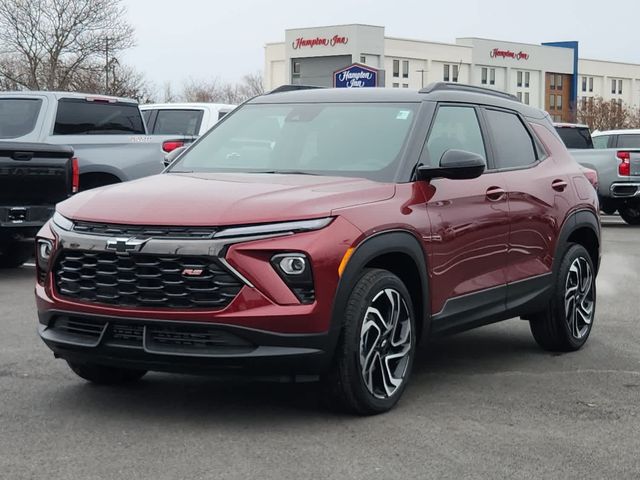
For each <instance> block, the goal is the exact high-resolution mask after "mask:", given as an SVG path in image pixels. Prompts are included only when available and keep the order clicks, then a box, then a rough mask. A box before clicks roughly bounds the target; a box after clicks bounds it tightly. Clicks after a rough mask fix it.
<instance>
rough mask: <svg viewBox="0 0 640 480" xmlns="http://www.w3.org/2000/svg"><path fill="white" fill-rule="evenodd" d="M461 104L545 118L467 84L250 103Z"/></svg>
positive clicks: (273, 97) (279, 93)
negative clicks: (491, 107)
mask: <svg viewBox="0 0 640 480" xmlns="http://www.w3.org/2000/svg"><path fill="white" fill-rule="evenodd" d="M423 101H434V102H462V103H471V104H478V105H488V106H495V107H501V108H508V109H511V110H516V111H518V112H520V113H521V114H522V115H524V116H526V117H533V118H543V117H544V116H545V115H546V114H545V112H543V111H542V110H539V109H537V108H533V107H531V106H528V105H525V104H523V103H521V102H519V101H518V100H517V99H516V97H514V96H512V95H509V94H507V93H503V92H498V91H495V90H489V89H486V88H482V87H476V86H473V85H464V84H452V83H444V82H437V83H433V84H430V85H428V86H427V87H425V88H423V89H421V90H419V91H418V90H411V89H408V88H317V87H308V88H305V87H304V86H302V87H301V86H295V87H293V86H292V87H289V86H283V87H280V88H278V89H276V90H275V91H273V92H271V93H265V94H264V95H260V96H258V97H255V98H253V99H252V100H249V102H248V103H250V104H274V103H340V102H345V103H346V102H356V103H357V102H398V103H407V102H413V103H418V102H423Z"/></svg>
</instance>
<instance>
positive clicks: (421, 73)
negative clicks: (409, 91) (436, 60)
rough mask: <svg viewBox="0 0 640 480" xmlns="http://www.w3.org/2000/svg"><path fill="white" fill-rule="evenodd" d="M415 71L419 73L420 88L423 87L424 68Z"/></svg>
mask: <svg viewBox="0 0 640 480" xmlns="http://www.w3.org/2000/svg"><path fill="white" fill-rule="evenodd" d="M416 72H418V73H419V74H420V84H421V85H422V87H421V88H424V74H425V72H426V70H425V69H424V68H423V69H421V70H416Z"/></svg>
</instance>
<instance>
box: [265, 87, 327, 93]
mask: <svg viewBox="0 0 640 480" xmlns="http://www.w3.org/2000/svg"><path fill="white" fill-rule="evenodd" d="M316 88H325V87H319V86H317V85H280V86H279V87H276V88H274V89H273V90H270V91H268V92H267V93H266V95H271V94H272V93H282V92H293V91H295V90H313V89H316Z"/></svg>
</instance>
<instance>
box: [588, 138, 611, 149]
mask: <svg viewBox="0 0 640 480" xmlns="http://www.w3.org/2000/svg"><path fill="white" fill-rule="evenodd" d="M610 138H611V135H598V136H597V137H593V139H592V140H593V148H609V139H610Z"/></svg>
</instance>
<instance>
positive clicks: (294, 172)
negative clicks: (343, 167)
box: [247, 170, 320, 175]
mask: <svg viewBox="0 0 640 480" xmlns="http://www.w3.org/2000/svg"><path fill="white" fill-rule="evenodd" d="M247 173H268V174H275V175H278V174H282V175H320V174H319V173H313V172H305V171H303V170H258V171H249V172H247Z"/></svg>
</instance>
